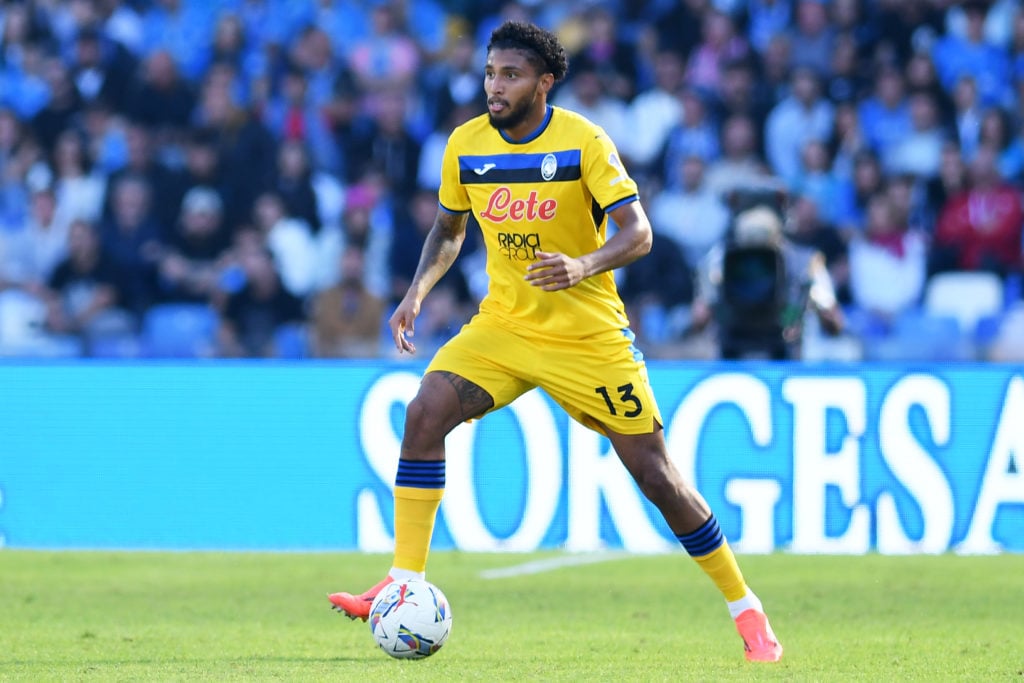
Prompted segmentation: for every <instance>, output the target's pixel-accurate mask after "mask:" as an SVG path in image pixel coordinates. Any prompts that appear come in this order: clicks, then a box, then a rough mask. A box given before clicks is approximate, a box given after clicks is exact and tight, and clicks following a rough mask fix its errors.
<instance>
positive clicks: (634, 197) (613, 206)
mask: <svg viewBox="0 0 1024 683" xmlns="http://www.w3.org/2000/svg"><path fill="white" fill-rule="evenodd" d="M639 199H640V197H639V196H638V195H635V194H632V195H630V196H628V197H625V198H624V199H620V200H619V201H617V202H614V203H613V204H610V205H609V206H607V207H605V210H604V212H605V213H611V212H612V211H614V210H615V209H617V208H619V207H620V206H625V205H626V204H632V203H633V202H635V201H637V200H639Z"/></svg>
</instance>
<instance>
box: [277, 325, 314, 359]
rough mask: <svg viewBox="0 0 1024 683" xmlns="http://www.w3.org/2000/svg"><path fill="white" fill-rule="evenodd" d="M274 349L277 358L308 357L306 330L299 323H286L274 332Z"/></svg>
mask: <svg viewBox="0 0 1024 683" xmlns="http://www.w3.org/2000/svg"><path fill="white" fill-rule="evenodd" d="M274 349H275V355H276V356H277V357H278V358H287V359H299V358H307V357H308V356H309V343H308V339H307V338H306V328H305V327H304V326H303V325H301V324H299V323H286V324H284V325H281V326H280V327H278V328H277V330H276V331H275V332H274Z"/></svg>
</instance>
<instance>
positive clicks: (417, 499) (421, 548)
mask: <svg viewBox="0 0 1024 683" xmlns="http://www.w3.org/2000/svg"><path fill="white" fill-rule="evenodd" d="M443 495H444V489H443V488H429V489H421V488H411V487H407V486H396V487H395V560H394V564H393V566H394V567H398V568H399V569H409V570H411V571H415V572H423V571H426V568H427V554H428V553H429V552H430V538H431V536H433V534H434V519H435V518H436V517H437V508H438V507H439V506H440V505H441V497H442V496H443Z"/></svg>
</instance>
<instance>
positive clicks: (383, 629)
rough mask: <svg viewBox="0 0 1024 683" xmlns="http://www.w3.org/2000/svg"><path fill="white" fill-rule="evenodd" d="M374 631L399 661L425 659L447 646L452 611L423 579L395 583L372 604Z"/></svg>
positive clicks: (385, 648)
mask: <svg viewBox="0 0 1024 683" xmlns="http://www.w3.org/2000/svg"><path fill="white" fill-rule="evenodd" d="M368 621H369V624H370V632H371V633H372V634H373V639H374V640H375V641H377V645H379V646H380V649H382V650H384V652H387V653H388V654H389V655H391V656H392V657H395V658H397V659H423V658H424V657H429V656H430V655H432V654H434V653H435V652H437V651H438V650H440V649H441V646H442V645H444V643H445V641H446V640H448V635H449V634H450V633H451V631H452V610H451V607H450V606H449V605H448V599H447V598H446V597H445V596H444V593H442V592H441V589H440V588H438V587H437V586H435V585H434V584H432V583H430V582H429V581H425V580H423V579H406V580H402V581H393V582H392V583H389V584H388V585H387V586H385V587H384V589H383V590H381V592H380V593H378V594H377V597H376V598H374V600H373V604H371V605H370V618H369V620H368Z"/></svg>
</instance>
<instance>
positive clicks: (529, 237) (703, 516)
mask: <svg viewBox="0 0 1024 683" xmlns="http://www.w3.org/2000/svg"><path fill="white" fill-rule="evenodd" d="M567 69H568V62H567V59H566V56H565V51H564V49H563V48H562V46H561V45H560V44H559V42H558V39H557V38H556V37H555V36H554V35H553V34H551V33H549V32H548V31H545V30H543V29H541V28H538V27H536V26H533V25H531V24H524V23H516V22H508V23H505V24H503V25H501V26H500V27H498V28H497V29H495V30H494V32H493V33H492V34H491V38H490V43H489V44H488V46H487V65H486V68H485V71H484V87H485V91H486V94H487V108H488V111H487V113H486V114H482V115H480V116H479V117H477V118H474V119H472V120H470V121H468V122H467V123H465V124H464V125H462V126H459V127H458V128H456V129H455V130H454V131H453V132H452V134H451V137H450V138H449V140H448V146H447V149H446V151H445V154H444V160H443V162H442V164H443V168H442V183H441V188H440V190H439V210H438V212H437V218H436V219H435V222H434V226H433V228H432V229H431V231H430V233H429V234H428V235H427V238H426V241H425V243H424V245H423V251H422V254H421V256H420V262H419V266H418V268H417V271H416V274H415V276H414V278H413V281H412V284H411V285H410V287H409V291H408V293H407V294H406V295H405V297H404V298H403V299H402V301H401V303H400V304H399V305H398V308H397V309H396V310H395V312H394V315H392V317H391V320H390V326H391V332H392V334H393V336H394V340H395V345H396V346H397V347H398V349H399V350H400V351H402V352H409V353H414V352H415V350H416V347H415V345H414V344H413V341H412V337H413V333H414V327H415V320H416V316H417V314H418V313H419V311H420V306H421V304H422V302H423V299H424V297H426V296H427V293H428V292H429V291H430V289H431V287H433V286H434V284H435V283H437V281H438V280H439V279H440V278H441V276H442V275H443V274H444V273H445V272H446V271H447V270H448V268H449V267H450V266H451V265H452V262H453V261H454V260H455V257H456V255H457V254H458V253H459V249H460V247H461V245H462V241H463V239H464V237H465V232H466V222H467V218H468V215H469V213H470V212H471V211H472V212H473V214H474V215H475V216H476V218H477V220H478V222H479V223H480V227H481V230H482V232H483V239H484V243H485V244H486V249H487V274H488V276H489V289H488V292H487V295H486V296H485V297H484V299H483V301H482V302H481V303H480V310H479V312H478V314H477V315H476V316H475V317H474V318H473V319H472V320H471V321H470V322H469V323H468V324H467V325H465V326H464V327H463V328H462V330H461V331H460V332H459V333H458V334H457V335H456V336H455V337H454V338H453V339H451V340H450V341H449V342H448V343H447V344H445V345H444V346H443V347H442V348H441V349H440V350H438V352H437V353H436V355H435V356H434V357H433V359H432V360H431V362H430V364H429V365H428V367H427V370H426V373H425V374H424V376H423V379H422V382H421V384H420V388H419V392H418V393H417V395H416V397H415V398H414V399H413V400H412V402H411V403H409V406H408V408H407V410H406V416H405V432H404V435H403V438H402V446H401V454H400V456H399V460H398V473H397V476H396V479H395V488H394V503H395V518H394V523H395V550H394V560H393V566H392V568H391V570H390V572H389V574H388V576H387V578H385V579H384V580H383V581H381V582H380V583H379V584H377V585H376V586H374V587H372V588H370V589H369V590H368V591H366V592H365V593H362V594H361V595H353V594H350V593H334V594H332V595H330V596H329V598H330V601H331V603H332V604H333V605H334V607H335V608H336V609H338V610H339V611H341V612H343V613H345V614H347V615H348V616H349V617H351V618H353V619H356V618H358V619H363V620H366V619H367V617H368V615H369V610H370V603H371V602H372V600H373V598H374V596H376V594H377V593H378V592H379V591H380V590H381V588H383V587H384V586H385V585H387V584H388V583H389V582H390V581H393V580H399V579H404V578H413V577H421V578H422V577H423V576H424V572H425V569H426V563H427V554H428V551H429V547H430V539H431V535H432V534H433V528H434V520H435V517H436V515H437V509H438V506H439V505H440V502H441V496H442V494H443V492H444V482H445V437H446V435H447V434H448V433H449V432H450V431H451V430H452V429H454V428H455V427H456V426H457V425H458V424H460V423H461V422H464V421H467V420H472V419H476V418H479V417H481V416H483V415H484V414H486V413H488V412H490V411H493V410H497V409H498V408H501V407H502V406H505V405H508V404H509V403H511V402H512V401H513V400H515V399H516V397H518V396H520V395H522V394H523V393H525V392H527V391H530V390H531V389H534V388H536V387H540V388H542V389H543V390H544V391H546V392H547V393H548V394H549V395H550V396H551V397H552V398H553V399H554V400H555V401H556V402H557V403H558V404H559V405H561V406H562V407H563V408H564V409H565V410H566V412H568V413H569V415H571V416H572V417H573V418H574V419H576V420H578V421H579V422H580V423H582V424H584V425H586V426H587V427H590V428H592V429H595V430H597V431H598V432H600V433H602V434H604V435H605V436H606V437H607V438H608V439H609V440H610V441H611V444H612V446H613V447H614V449H615V452H616V453H617V454H618V456H619V458H620V460H621V461H622V463H623V465H624V466H625V467H626V469H627V470H628V471H629V473H630V474H631V475H632V477H633V478H634V479H635V481H636V482H637V484H638V485H639V487H640V489H641V491H643V493H644V495H645V496H647V498H649V499H650V500H651V501H652V502H653V503H654V504H655V505H656V506H657V508H658V509H659V510H660V512H661V514H662V515H663V516H664V518H665V520H666V522H667V523H668V526H669V527H670V528H671V530H672V532H673V534H675V536H676V538H678V539H679V542H680V543H681V544H682V545H683V547H684V548H685V549H686V551H687V552H688V553H689V554H690V555H691V556H692V557H693V559H694V560H696V562H697V563H698V565H699V566H700V567H701V569H703V570H704V572H706V573H707V575H708V576H709V577H710V578H711V580H712V581H713V582H714V583H715V585H716V586H717V587H718V588H719V590H720V591H721V592H722V594H723V595H724V597H725V599H726V601H727V604H728V608H729V612H730V613H731V615H732V617H733V618H734V619H735V621H736V627H737V630H738V631H739V634H740V636H741V637H742V638H743V642H744V646H745V649H746V657H747V659H749V660H752V661H777V660H778V659H779V658H780V657H781V656H782V646H781V645H779V642H778V639H777V638H776V637H775V634H774V633H773V632H772V629H771V626H770V625H769V623H768V619H767V617H766V616H765V614H764V610H763V609H762V607H761V602H760V601H759V600H758V598H757V596H755V595H754V593H753V592H752V591H751V590H750V589H749V588H748V587H747V584H746V582H745V581H744V579H743V575H742V573H741V572H740V569H739V566H738V565H737V563H736V558H735V557H734V555H733V553H732V550H731V549H730V547H729V545H728V543H727V542H726V540H725V537H724V536H723V534H722V531H721V530H720V529H719V526H718V521H717V520H716V518H715V516H714V515H713V514H712V513H711V510H710V509H709V508H708V505H707V503H706V502H705V500H704V498H703V497H702V496H701V495H700V493H698V492H697V491H696V490H695V489H694V488H693V487H692V486H691V485H690V484H688V483H687V482H685V481H684V480H683V479H682V477H681V475H680V473H679V471H678V470H677V469H676V468H675V466H674V465H673V463H672V461H671V460H670V459H669V457H668V452H667V449H666V445H665V439H664V435H663V432H662V419H661V415H660V413H659V411H658V406H657V404H656V403H655V400H654V395H653V393H652V391H651V387H650V385H649V384H648V379H647V371H646V367H645V365H644V362H643V356H642V354H641V353H640V352H639V351H638V350H637V349H636V347H635V346H634V345H633V334H632V332H630V330H629V327H628V326H629V321H628V320H627V319H626V316H625V314H624V312H623V305H622V301H621V300H620V299H619V296H618V293H617V291H616V288H615V283H614V280H613V275H612V271H613V270H614V269H615V268H620V267H622V266H625V265H627V264H629V263H630V262H632V261H634V260H636V259H638V258H640V257H641V256H643V255H644V254H646V253H647V252H648V250H649V249H650V245H651V226H650V223H649V221H648V219H647V216H646V214H645V213H644V210H643V208H642V207H641V205H640V203H639V201H638V195H637V186H636V184H635V183H634V181H633V180H632V179H631V178H630V176H629V174H628V173H627V172H626V170H625V168H624V167H623V165H622V163H621V161H620V160H619V157H618V154H617V152H616V149H615V145H614V144H613V143H612V141H611V140H609V139H608V136H607V135H606V134H605V133H604V131H603V130H601V128H599V127H598V126H596V125H594V124H593V123H591V122H590V121H588V120H587V119H585V118H583V117H582V116H579V115H578V114H575V113H573V112H570V111H567V110H565V109H560V108H558V107H553V106H551V105H549V104H548V103H547V96H548V93H549V92H550V90H551V88H552V86H553V85H554V84H555V83H556V82H558V81H559V80H561V79H562V78H563V77H564V76H565V74H566V71H567ZM609 216H610V217H611V219H612V220H614V222H615V225H616V226H617V228H618V229H617V231H616V232H615V234H614V235H613V236H612V237H611V238H607V227H608V218H609Z"/></svg>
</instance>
